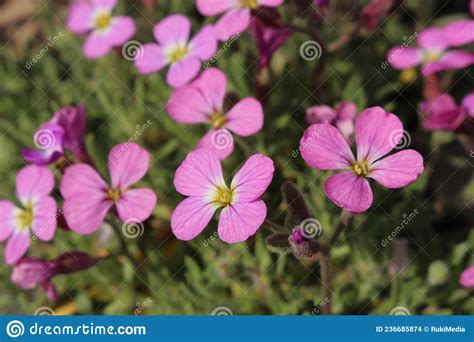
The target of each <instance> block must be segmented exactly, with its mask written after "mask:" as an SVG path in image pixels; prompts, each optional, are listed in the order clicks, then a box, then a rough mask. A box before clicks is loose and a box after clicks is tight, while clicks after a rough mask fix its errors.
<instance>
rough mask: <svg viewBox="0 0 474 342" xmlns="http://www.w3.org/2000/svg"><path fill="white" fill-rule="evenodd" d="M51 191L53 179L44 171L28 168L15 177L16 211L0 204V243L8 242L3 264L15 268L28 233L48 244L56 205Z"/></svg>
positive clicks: (38, 167)
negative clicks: (17, 203)
mask: <svg viewBox="0 0 474 342" xmlns="http://www.w3.org/2000/svg"><path fill="white" fill-rule="evenodd" d="M53 188H54V175H53V173H52V172H51V171H50V170H49V169H47V168H46V167H42V166H36V165H29V166H26V167H24V168H23V169H21V170H20V172H18V174H17V175H16V193H17V196H18V199H19V200H20V203H21V208H17V207H16V206H15V205H14V204H13V203H11V202H9V201H0V241H4V240H7V239H8V242H7V245H6V247H5V261H6V263H7V264H9V265H13V264H15V263H16V262H17V261H18V260H20V258H21V257H22V256H23V255H24V254H25V253H26V251H27V250H28V247H29V246H30V244H31V241H30V230H31V231H32V232H33V234H34V235H35V238H38V239H40V240H43V241H50V240H51V239H52V238H53V236H54V233H55V231H56V201H55V200H54V199H53V198H52V197H51V196H49V194H50V193H51V191H53Z"/></svg>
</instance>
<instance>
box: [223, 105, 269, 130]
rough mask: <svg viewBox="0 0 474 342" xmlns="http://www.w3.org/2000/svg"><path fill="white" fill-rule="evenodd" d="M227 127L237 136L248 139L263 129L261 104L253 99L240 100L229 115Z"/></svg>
mask: <svg viewBox="0 0 474 342" xmlns="http://www.w3.org/2000/svg"><path fill="white" fill-rule="evenodd" d="M226 118H227V120H228V121H227V125H226V127H227V128H228V129H229V130H231V131H232V132H234V133H235V134H237V135H240V136H242V137H247V136H249V135H252V134H255V133H257V132H258V131H260V130H261V129H262V127H263V108H262V105H261V103H260V102H259V101H258V100H256V99H254V98H251V97H247V98H245V99H242V100H240V101H239V102H238V103H237V104H236V105H235V106H234V107H232V109H231V110H230V111H229V112H228V113H227V115H226Z"/></svg>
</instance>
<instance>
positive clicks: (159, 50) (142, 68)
mask: <svg viewBox="0 0 474 342" xmlns="http://www.w3.org/2000/svg"><path fill="white" fill-rule="evenodd" d="M190 34H191V21H190V20H189V19H188V18H187V17H186V16H184V15H180V14H174V15H170V16H168V17H166V18H164V19H163V20H161V21H160V22H159V23H158V24H157V25H156V26H155V27H154V29H153V35H154V37H155V39H156V41H157V42H158V44H154V43H148V44H145V45H144V46H143V51H142V52H143V53H141V54H138V56H137V58H136V60H135V67H136V68H137V70H138V72H139V73H141V74H149V73H153V72H156V71H159V70H160V69H162V68H163V67H165V66H166V65H170V68H169V71H168V75H167V77H166V80H167V82H168V84H169V85H170V86H172V87H174V88H177V87H182V86H184V85H186V84H187V83H189V81H191V80H192V79H193V78H194V77H195V76H196V75H197V74H198V73H199V70H200V68H201V62H202V61H205V60H206V59H209V58H211V57H212V55H213V54H214V53H215V52H216V50H217V39H216V37H215V32H214V28H213V26H211V25H207V26H204V28H202V29H201V31H199V33H198V34H196V36H195V37H194V38H193V39H191V40H189V36H190Z"/></svg>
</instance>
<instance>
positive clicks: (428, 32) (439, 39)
mask: <svg viewBox="0 0 474 342" xmlns="http://www.w3.org/2000/svg"><path fill="white" fill-rule="evenodd" d="M417 42H418V45H419V46H420V47H422V48H423V49H426V50H430V51H444V50H446V49H447V48H448V47H449V41H448V39H446V36H445V31H444V29H443V28H441V27H428V28H427V29H424V30H423V31H422V32H421V33H420V35H419V36H418V39H417Z"/></svg>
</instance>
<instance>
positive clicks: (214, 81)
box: [192, 68, 227, 114]
mask: <svg viewBox="0 0 474 342" xmlns="http://www.w3.org/2000/svg"><path fill="white" fill-rule="evenodd" d="M192 85H193V86H195V87H196V88H197V89H198V90H199V91H200V92H201V94H202V96H203V98H204V100H205V102H206V106H203V109H204V108H205V111H206V112H207V114H210V113H211V112H213V111H222V109H223V106H224V98H225V93H226V91H227V77H226V76H225V74H224V73H223V72H222V71H221V70H219V69H217V68H209V69H207V70H205V71H204V72H203V73H202V74H201V76H199V77H198V78H197V79H196V81H194V82H193V84H192Z"/></svg>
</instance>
